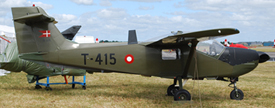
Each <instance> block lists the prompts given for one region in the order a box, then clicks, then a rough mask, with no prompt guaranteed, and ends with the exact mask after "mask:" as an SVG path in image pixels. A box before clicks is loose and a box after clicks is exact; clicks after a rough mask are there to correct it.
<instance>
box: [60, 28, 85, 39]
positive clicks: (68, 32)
mask: <svg viewBox="0 0 275 108" xmlns="http://www.w3.org/2000/svg"><path fill="white" fill-rule="evenodd" d="M80 28H81V26H80V25H75V26H72V27H70V28H68V29H66V30H65V31H63V32H61V34H62V35H63V36H64V37H65V38H66V39H69V40H73V38H74V37H75V35H76V33H77V32H78V31H79V29H80Z"/></svg>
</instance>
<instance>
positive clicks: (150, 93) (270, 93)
mask: <svg viewBox="0 0 275 108" xmlns="http://www.w3.org/2000/svg"><path fill="white" fill-rule="evenodd" d="M274 70H275V62H267V63H263V64H261V65H259V66H258V68H256V69H255V70H254V71H252V72H251V73H248V74H246V75H244V76H241V77H240V78H239V82H238V83H237V86H238V87H239V89H242V90H243V92H244V99H243V100H242V101H236V100H231V99H230V97H229V94H230V92H231V90H232V88H229V87H227V85H228V84H229V82H222V81H216V80H203V81H193V80H189V81H188V82H187V84H186V85H185V86H184V88H185V89H187V90H189V91H190V93H191V95H192V96H193V97H192V102H188V103H184V102H174V101H173V97H170V96H165V94H166V89H167V87H168V86H169V85H170V84H172V82H173V81H172V80H171V79H164V78H158V77H151V78H149V77H142V76H139V75H129V74H119V73H109V74H108V73H106V74H105V73H96V74H88V75H87V89H86V90H83V89H82V88H81V86H80V85H76V88H75V89H72V88H71V85H53V86H52V89H53V90H52V91H46V90H45V89H39V90H36V89H34V84H28V83H27V79H26V77H25V75H26V74H25V73H23V72H21V73H11V74H8V75H6V76H2V77H0V92H1V93H0V107H1V108H10V107H28V108H37V107H38V108H41V107H42V108H48V107H56V108H60V107H74V108H79V107H91V108H94V107H99V108H102V107H106V108H110V107H127V108H137V107H141V108H143V107H147V108H149V107H150V108H151V107H158V108H159V107H163V108H164V107H165V108H166V107H169V108H182V107H200V95H199V94H201V104H202V107H222V108H224V107H231V108H234V107H236V108H238V107H239V108H244V107H247V108H251V107H260V108H264V107H274V102H275V86H274V83H275V72H274ZM70 79H71V78H70ZM77 80H82V77H78V78H77ZM43 81H45V80H43ZM51 81H54V82H62V81H63V77H61V76H60V77H59V76H58V77H53V78H51ZM198 84H199V86H198Z"/></svg>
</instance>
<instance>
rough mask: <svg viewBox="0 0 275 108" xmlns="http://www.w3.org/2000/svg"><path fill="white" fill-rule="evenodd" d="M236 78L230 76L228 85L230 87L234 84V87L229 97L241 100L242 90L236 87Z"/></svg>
mask: <svg viewBox="0 0 275 108" xmlns="http://www.w3.org/2000/svg"><path fill="white" fill-rule="evenodd" d="M237 81H238V78H230V82H231V83H230V84H229V85H228V86H229V87H232V86H231V85H234V86H233V87H232V88H234V89H233V90H232V91H231V93H230V98H231V99H233V100H242V99H243V97H244V94H243V91H242V90H240V89H238V88H237V85H236V83H237Z"/></svg>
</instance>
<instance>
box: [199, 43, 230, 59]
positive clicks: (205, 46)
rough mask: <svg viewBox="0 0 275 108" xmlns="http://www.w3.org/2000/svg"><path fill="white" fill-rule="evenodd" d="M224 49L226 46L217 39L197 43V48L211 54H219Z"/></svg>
mask: <svg viewBox="0 0 275 108" xmlns="http://www.w3.org/2000/svg"><path fill="white" fill-rule="evenodd" d="M224 49H225V46H223V45H222V44H221V43H220V42H218V41H216V40H208V41H202V42H199V43H198V45H197V50H199V51H201V52H203V53H205V54H207V55H211V56H219V55H220V54H221V53H222V51H223V50H224Z"/></svg>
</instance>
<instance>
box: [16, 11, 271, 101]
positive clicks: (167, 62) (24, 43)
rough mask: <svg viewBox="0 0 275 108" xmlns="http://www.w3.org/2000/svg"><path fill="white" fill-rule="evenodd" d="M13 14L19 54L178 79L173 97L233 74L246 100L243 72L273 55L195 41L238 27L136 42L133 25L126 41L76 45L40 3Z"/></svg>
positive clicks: (236, 93)
mask: <svg viewBox="0 0 275 108" xmlns="http://www.w3.org/2000/svg"><path fill="white" fill-rule="evenodd" d="M12 16H13V21H14V27H15V32H16V39H17V45H18V51H19V57H20V58H21V59H24V60H30V61H33V62H39V63H50V64H54V65H59V66H67V67H72V68H79V69H85V70H86V71H87V72H89V73H93V72H117V73H128V74H137V75H143V76H157V77H162V78H170V79H173V81H174V82H173V84H172V85H170V86H169V87H168V88H167V94H168V95H169V96H174V100H175V101H182V100H190V99H191V95H190V93H189V92H188V91H187V90H185V89H183V86H184V84H185V82H186V81H187V80H188V79H203V78H215V79H216V80H222V81H227V80H225V78H228V79H230V80H229V82H230V85H232V84H233V90H232V92H231V93H230V98H231V99H234V100H242V99H243V97H244V94H243V92H242V90H240V89H238V88H237V86H236V83H237V81H238V78H239V76H241V75H244V74H246V73H248V72H250V71H252V70H253V69H255V68H256V67H257V65H258V64H259V63H263V62H265V61H267V60H268V59H269V56H268V55H267V54H265V53H263V52H257V51H255V50H249V49H242V48H231V47H224V46H223V45H221V44H220V43H219V42H215V41H214V42H212V43H203V44H202V45H205V46H208V48H207V47H205V48H203V47H200V46H197V45H198V43H199V42H200V41H201V42H202V41H203V40H209V39H214V38H217V37H221V36H227V35H233V34H238V33H239V32H240V31H239V30H238V29H235V28H218V29H210V30H203V31H196V32H188V33H183V32H180V31H179V32H177V33H174V34H171V35H168V36H165V37H157V38H153V39H152V40H150V41H145V42H138V41H137V36H136V31H135V30H130V31H129V34H128V42H118V43H97V44H95V43H88V44H78V43H74V42H72V41H69V40H67V39H65V38H64V37H63V36H62V34H61V33H60V32H59V30H58V29H57V28H56V26H55V24H54V22H55V19H54V18H53V17H51V16H49V15H48V14H47V13H46V12H45V11H44V10H43V9H42V8H41V7H38V6H37V7H36V6H33V7H12ZM201 42H200V43H201ZM200 43H199V44H200ZM196 47H200V48H202V49H205V50H208V51H209V49H211V53H204V52H202V51H199V50H196ZM210 47H211V48H210ZM166 49H176V50H175V51H174V52H175V54H174V55H175V56H174V57H168V59H166V58H165V57H163V55H165V53H163V51H164V52H165V50H166ZM183 80H184V81H183ZM177 83H178V86H176V85H177Z"/></svg>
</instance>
